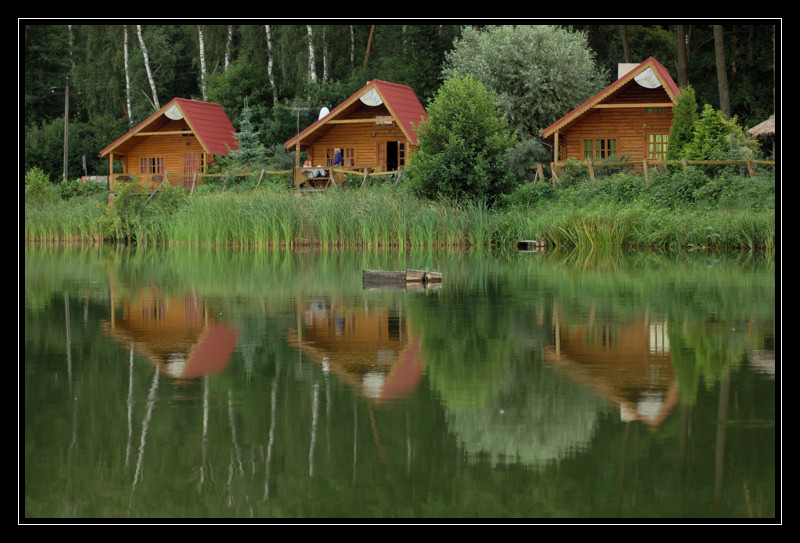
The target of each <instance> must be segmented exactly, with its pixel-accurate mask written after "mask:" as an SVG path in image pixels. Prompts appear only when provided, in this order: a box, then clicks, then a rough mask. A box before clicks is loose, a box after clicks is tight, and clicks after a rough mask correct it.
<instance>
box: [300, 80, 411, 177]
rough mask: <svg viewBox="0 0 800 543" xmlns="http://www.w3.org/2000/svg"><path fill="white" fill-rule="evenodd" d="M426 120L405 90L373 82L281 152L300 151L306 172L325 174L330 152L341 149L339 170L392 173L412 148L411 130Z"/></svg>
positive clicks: (407, 89) (313, 125)
mask: <svg viewBox="0 0 800 543" xmlns="http://www.w3.org/2000/svg"><path fill="white" fill-rule="evenodd" d="M426 118H427V114H426V113H425V108H423V107H422V104H421V103H420V101H419V99H418V98H417V96H416V94H414V91H413V90H412V89H411V87H408V86H405V85H399V84H396V83H387V82H386V81H380V80H377V79H375V80H372V81H370V82H368V83H367V84H366V85H365V86H364V87H362V88H361V89H360V90H359V91H358V92H356V93H355V94H353V95H352V96H351V97H350V98H348V99H347V100H345V101H344V102H342V103H341V104H340V105H339V106H337V107H336V108H334V109H333V110H332V111H331V112H330V113H328V114H327V115H324V116H323V117H322V118H320V119H319V120H317V121H316V122H315V123H313V124H312V125H311V126H309V127H307V128H306V129H305V130H303V131H302V132H300V133H299V134H298V135H296V136H294V137H293V138H292V139H290V140H289V141H287V142H286V144H285V147H286V149H287V150H289V151H296V150H298V147H299V151H301V152H302V151H305V152H306V153H307V154H308V159H309V160H310V162H311V165H312V166H323V167H325V168H330V167H331V166H332V165H333V158H334V153H335V149H341V151H342V157H343V159H344V164H343V167H344V168H345V169H351V170H357V171H363V170H364V169H368V170H370V171H395V170H399V169H401V168H403V166H405V164H406V162H407V161H408V159H409V157H410V154H411V151H412V149H414V148H415V147H416V145H417V134H416V128H417V127H418V126H419V125H420V122H421V121H422V120H423V119H426ZM298 142H299V145H298ZM298 165H299V164H298ZM301 173H302V172H301ZM303 180H304V179H301V178H296V180H295V183H296V184H299V182H298V181H300V182H302V181H303Z"/></svg>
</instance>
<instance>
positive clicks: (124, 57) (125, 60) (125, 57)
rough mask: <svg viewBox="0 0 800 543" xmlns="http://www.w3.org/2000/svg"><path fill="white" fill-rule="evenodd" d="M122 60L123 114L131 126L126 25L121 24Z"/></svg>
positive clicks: (129, 74)
mask: <svg viewBox="0 0 800 543" xmlns="http://www.w3.org/2000/svg"><path fill="white" fill-rule="evenodd" d="M122 40H123V41H122V61H123V64H124V68H125V104H126V111H125V114H126V115H127V116H128V126H131V127H133V116H132V115H131V73H130V67H129V60H130V59H129V57H128V25H122Z"/></svg>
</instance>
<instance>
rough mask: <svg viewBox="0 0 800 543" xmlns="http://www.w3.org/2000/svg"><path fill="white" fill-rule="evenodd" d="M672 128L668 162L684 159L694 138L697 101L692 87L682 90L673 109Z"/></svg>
mask: <svg viewBox="0 0 800 543" xmlns="http://www.w3.org/2000/svg"><path fill="white" fill-rule="evenodd" d="M672 113H673V116H672V128H670V131H669V147H668V148H667V159H668V160H679V159H681V158H683V150H684V147H685V146H686V144H687V143H689V142H690V141H692V139H693V137H694V124H695V122H697V116H698V114H697V100H696V99H695V96H694V89H693V88H692V87H691V86H686V87H682V88H681V96H680V98H679V99H678V101H677V102H676V103H675V107H674V108H672Z"/></svg>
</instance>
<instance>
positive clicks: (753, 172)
mask: <svg viewBox="0 0 800 543" xmlns="http://www.w3.org/2000/svg"><path fill="white" fill-rule="evenodd" d="M747 171H748V172H749V173H750V177H755V176H756V171H755V170H754V169H753V163H752V162H751V161H750V159H749V158H748V159H747Z"/></svg>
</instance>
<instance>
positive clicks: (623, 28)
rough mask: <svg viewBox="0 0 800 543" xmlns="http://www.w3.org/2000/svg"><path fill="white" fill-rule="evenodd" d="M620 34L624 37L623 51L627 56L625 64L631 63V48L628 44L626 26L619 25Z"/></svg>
mask: <svg viewBox="0 0 800 543" xmlns="http://www.w3.org/2000/svg"><path fill="white" fill-rule="evenodd" d="M619 32H620V34H621V35H622V50H623V51H624V54H625V62H627V63H629V64H630V62H631V48H630V45H629V44H628V27H626V26H625V25H619Z"/></svg>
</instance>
